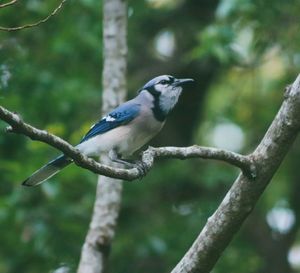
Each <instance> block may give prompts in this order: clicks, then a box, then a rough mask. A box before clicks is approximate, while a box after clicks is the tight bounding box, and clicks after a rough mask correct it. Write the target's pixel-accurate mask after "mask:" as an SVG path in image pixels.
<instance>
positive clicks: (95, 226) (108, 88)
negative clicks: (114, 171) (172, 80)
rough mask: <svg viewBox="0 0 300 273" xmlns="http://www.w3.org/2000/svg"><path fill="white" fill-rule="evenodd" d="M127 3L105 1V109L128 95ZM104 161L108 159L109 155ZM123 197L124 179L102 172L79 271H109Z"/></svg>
mask: <svg viewBox="0 0 300 273" xmlns="http://www.w3.org/2000/svg"><path fill="white" fill-rule="evenodd" d="M126 36H127V3H126V1H124V0H104V1H103V45H104V46H103V48H104V49H103V58H104V66H103V75H102V76H103V77H102V78H103V100H102V102H103V105H102V111H103V112H104V113H106V112H108V111H110V110H112V109H113V108H115V107H116V106H117V105H119V104H120V103H121V102H123V101H124V100H125V97H126V57H127V42H126ZM101 160H102V161H104V162H108V158H107V157H106V156H102V158H101ZM121 200H122V183H121V181H120V180H116V179H113V178H110V177H105V176H99V178H98V184H97V193H96V201H95V205H94V211H93V215H92V221H91V224H90V227H89V230H88V233H87V236H86V240H85V242H84V245H83V248H82V252H81V259H80V262H79V267H78V271H77V272H78V273H102V272H106V271H107V260H108V256H109V250H110V248H111V244H112V241H113V238H114V234H115V227H116V224H117V219H118V216H119V210H120V206H121Z"/></svg>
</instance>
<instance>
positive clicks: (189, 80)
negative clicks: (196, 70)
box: [173, 79, 194, 86]
mask: <svg viewBox="0 0 300 273" xmlns="http://www.w3.org/2000/svg"><path fill="white" fill-rule="evenodd" d="M193 81H194V80H193V79H177V80H176V81H175V82H174V83H173V85H174V86H182V85H184V84H186V83H188V82H193Z"/></svg>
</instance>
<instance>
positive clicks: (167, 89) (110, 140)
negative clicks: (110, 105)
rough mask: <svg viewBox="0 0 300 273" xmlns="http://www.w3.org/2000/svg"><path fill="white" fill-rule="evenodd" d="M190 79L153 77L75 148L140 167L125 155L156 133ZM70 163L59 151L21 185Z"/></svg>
mask: <svg viewBox="0 0 300 273" xmlns="http://www.w3.org/2000/svg"><path fill="white" fill-rule="evenodd" d="M193 81H194V80H193V79H177V78H175V77H173V76H170V75H161V76H157V77H155V78H153V79H152V80H150V81H148V82H147V83H146V84H145V85H144V86H143V87H142V88H140V89H139V90H138V94H137V96H136V97H135V98H133V99H131V100H129V101H127V102H124V103H123V104H121V105H119V106H118V107H117V108H115V109H114V110H112V111H111V112H109V113H108V114H107V115H105V116H104V117H103V118H101V119H100V120H99V121H98V122H97V123H96V124H94V125H93V126H92V127H91V128H90V130H89V131H88V132H87V133H86V135H85V136H84V137H83V138H82V140H81V141H80V142H79V144H78V145H77V146H75V148H76V149H78V150H79V151H80V152H81V153H83V154H84V155H86V156H88V157H95V156H99V155H100V154H101V153H103V152H104V153H107V154H108V157H109V159H110V160H111V161H112V162H117V163H121V164H123V165H125V166H127V167H137V168H138V169H139V170H140V168H141V165H140V164H138V161H137V162H131V161H129V160H128V158H130V157H131V156H132V155H133V154H134V153H135V152H136V151H137V150H139V149H141V148H142V147H143V146H144V145H145V144H147V143H148V142H149V141H150V140H151V139H152V138H153V137H154V136H155V135H157V134H158V133H159V131H160V130H161V129H162V127H163V126H164V124H165V122H166V118H167V116H168V115H169V114H170V112H171V111H172V110H173V108H174V107H175V105H176V104H177V102H178V99H179V97H180V95H181V93H182V90H183V86H184V85H185V84H187V83H190V82H193ZM126 159H127V160H126ZM72 162H73V160H72V159H71V158H69V157H67V156H66V155H63V154H62V155H60V156H58V157H57V158H55V159H54V160H52V161H50V162H49V163H47V164H46V165H44V166H43V167H41V168H40V169H38V170H37V171H36V172H34V173H33V174H32V175H31V176H30V177H29V178H27V179H26V180H25V181H24V182H23V183H22V185H24V186H37V185H39V184H41V183H42V182H44V181H46V180H48V179H49V178H51V177H52V176H53V175H55V174H57V173H58V172H59V171H61V170H62V169H63V168H65V167H67V166H68V165H69V164H71V163H72Z"/></svg>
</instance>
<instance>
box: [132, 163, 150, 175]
mask: <svg viewBox="0 0 300 273" xmlns="http://www.w3.org/2000/svg"><path fill="white" fill-rule="evenodd" d="M135 167H136V168H137V169H138V171H139V177H140V179H142V178H143V177H144V176H145V175H146V174H147V172H148V166H147V164H146V163H144V162H143V161H138V162H136V163H135Z"/></svg>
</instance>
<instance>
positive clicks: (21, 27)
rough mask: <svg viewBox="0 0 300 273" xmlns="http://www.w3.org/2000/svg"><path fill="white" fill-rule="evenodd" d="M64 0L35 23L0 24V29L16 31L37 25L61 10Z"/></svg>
mask: <svg viewBox="0 0 300 273" xmlns="http://www.w3.org/2000/svg"><path fill="white" fill-rule="evenodd" d="M66 1H67V0H62V1H61V3H60V4H59V5H58V7H56V8H55V9H54V10H53V12H51V13H50V14H49V15H48V16H47V17H45V18H44V19H42V20H40V21H38V22H36V23H31V24H26V25H23V26H18V27H1V26H0V30H2V31H18V30H23V29H26V28H32V27H36V26H39V25H41V24H43V23H45V22H47V21H48V20H49V19H50V18H51V17H53V16H55V15H56V14H57V13H58V12H59V11H60V10H61V8H62V7H63V5H64V3H65V2H66Z"/></svg>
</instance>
